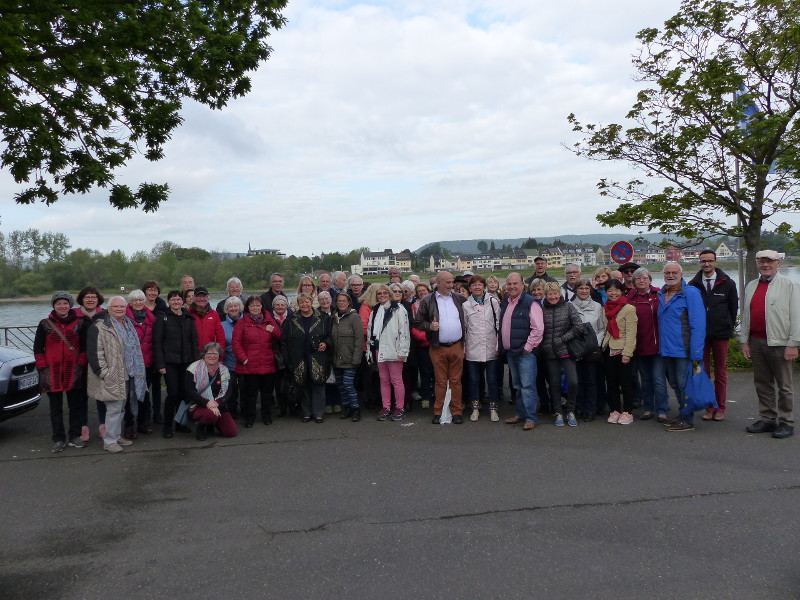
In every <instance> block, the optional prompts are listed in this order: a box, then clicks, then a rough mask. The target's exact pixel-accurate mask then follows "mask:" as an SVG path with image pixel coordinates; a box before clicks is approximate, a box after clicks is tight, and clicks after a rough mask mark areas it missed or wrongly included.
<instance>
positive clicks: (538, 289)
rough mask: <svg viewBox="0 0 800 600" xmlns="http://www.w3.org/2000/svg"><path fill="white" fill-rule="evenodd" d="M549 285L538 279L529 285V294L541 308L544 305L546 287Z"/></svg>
mask: <svg viewBox="0 0 800 600" xmlns="http://www.w3.org/2000/svg"><path fill="white" fill-rule="evenodd" d="M547 283H548V282H547V281H545V280H544V279H539V278H536V279H534V280H532V281H531V282H530V284H528V293H529V294H530V295H531V296H533V298H534V300H536V301H537V302H538V303H539V305H540V306H543V305H544V286H545V285H546V284H547Z"/></svg>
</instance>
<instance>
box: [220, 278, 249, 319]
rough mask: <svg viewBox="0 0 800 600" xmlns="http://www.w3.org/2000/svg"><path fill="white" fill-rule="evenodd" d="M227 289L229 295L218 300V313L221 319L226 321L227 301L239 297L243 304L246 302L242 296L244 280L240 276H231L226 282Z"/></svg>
mask: <svg viewBox="0 0 800 600" xmlns="http://www.w3.org/2000/svg"><path fill="white" fill-rule="evenodd" d="M225 289H227V290H228V297H227V298H224V299H222V300H220V301H219V302H217V309H216V310H217V314H218V315H219V319H220V321H224V320H225V317H226V315H227V313H226V312H225V302H227V301H228V299H230V298H238V299H239V300H240V301H241V302H242V304H244V298H242V289H243V288H242V281H241V279H239V278H238V277H231V278H230V279H228V283H226V284H225Z"/></svg>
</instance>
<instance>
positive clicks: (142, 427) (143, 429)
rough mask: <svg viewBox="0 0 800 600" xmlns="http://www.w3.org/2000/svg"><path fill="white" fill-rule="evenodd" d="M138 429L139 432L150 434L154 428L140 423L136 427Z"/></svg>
mask: <svg viewBox="0 0 800 600" xmlns="http://www.w3.org/2000/svg"><path fill="white" fill-rule="evenodd" d="M136 431H138V432H139V433H143V434H145V435H150V434H151V433H153V430H152V429H151V428H150V427H148V426H147V425H140V426H139V427H138V428H137V429H136Z"/></svg>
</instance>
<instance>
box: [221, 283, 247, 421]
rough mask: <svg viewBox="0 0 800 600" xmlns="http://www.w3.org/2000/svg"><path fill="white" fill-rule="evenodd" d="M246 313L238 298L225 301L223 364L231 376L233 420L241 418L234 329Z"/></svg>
mask: <svg viewBox="0 0 800 600" xmlns="http://www.w3.org/2000/svg"><path fill="white" fill-rule="evenodd" d="M243 311H244V303H243V302H242V301H241V300H240V299H239V297H238V296H230V297H228V298H227V299H226V300H225V304H224V305H223V312H224V313H225V318H224V319H222V330H223V331H224V332H225V360H224V362H223V364H224V365H225V367H226V368H227V369H228V373H229V374H230V376H231V379H230V387H231V393H230V395H229V396H228V412H229V413H230V414H231V417H232V418H234V419H235V418H236V417H238V416H239V389H240V386H239V376H238V375H237V374H236V357H235V356H234V355H233V328H234V327H235V326H236V322H237V321H238V320H239V319H240V318H241V316H242V312H243Z"/></svg>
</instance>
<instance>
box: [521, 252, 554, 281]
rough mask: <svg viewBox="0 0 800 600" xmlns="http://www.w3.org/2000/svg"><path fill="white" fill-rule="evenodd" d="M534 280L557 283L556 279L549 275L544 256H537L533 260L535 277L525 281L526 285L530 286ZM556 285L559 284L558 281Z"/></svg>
mask: <svg viewBox="0 0 800 600" xmlns="http://www.w3.org/2000/svg"><path fill="white" fill-rule="evenodd" d="M534 279H544V280H545V281H556V278H555V277H551V276H550V275H548V274H547V259H546V258H545V257H544V256H537V257H536V258H534V259H533V275H531V276H530V277H528V278H526V279H525V285H526V286H529V285H530V284H531V281H533V280H534ZM556 283H558V282H557V281H556Z"/></svg>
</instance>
